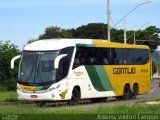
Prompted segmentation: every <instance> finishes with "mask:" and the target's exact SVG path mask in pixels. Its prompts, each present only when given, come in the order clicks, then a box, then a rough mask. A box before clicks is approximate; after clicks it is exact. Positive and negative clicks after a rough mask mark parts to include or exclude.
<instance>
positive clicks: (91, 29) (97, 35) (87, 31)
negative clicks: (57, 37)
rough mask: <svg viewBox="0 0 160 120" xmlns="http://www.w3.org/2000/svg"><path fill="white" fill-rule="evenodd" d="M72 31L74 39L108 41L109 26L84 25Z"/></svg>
mask: <svg viewBox="0 0 160 120" xmlns="http://www.w3.org/2000/svg"><path fill="white" fill-rule="evenodd" d="M71 31H72V37H73V38H88V39H106V38H107V25H106V24H103V23H89V24H88V25H82V26H81V27H78V28H77V29H75V30H73V29H72V30H71Z"/></svg>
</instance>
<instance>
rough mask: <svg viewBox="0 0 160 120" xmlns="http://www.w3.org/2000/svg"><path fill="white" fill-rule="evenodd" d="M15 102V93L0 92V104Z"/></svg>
mask: <svg viewBox="0 0 160 120" xmlns="http://www.w3.org/2000/svg"><path fill="white" fill-rule="evenodd" d="M15 100H16V92H14V91H0V104H1V103H3V102H7V101H8V102H11V101H15Z"/></svg>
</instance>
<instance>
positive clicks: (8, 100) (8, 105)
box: [0, 92, 160, 120]
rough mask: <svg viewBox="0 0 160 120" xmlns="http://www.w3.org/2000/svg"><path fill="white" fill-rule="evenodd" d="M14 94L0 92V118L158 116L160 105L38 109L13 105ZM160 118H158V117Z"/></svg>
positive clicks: (80, 119) (61, 119)
mask: <svg viewBox="0 0 160 120" xmlns="http://www.w3.org/2000/svg"><path fill="white" fill-rule="evenodd" d="M16 102H17V101H16V93H15V92H0V117H6V116H7V115H18V118H19V119H22V120H27V119H37V120H43V119H45V120H46V119H52V118H53V117H54V120H57V119H59V120H63V119H72V120H74V119H76V120H82V119H86V120H87V119H97V115H99V114H100V115H103V114H114V115H117V114H157V115H159V114H160V113H159V111H160V105H156V106H155V105H153V106H149V105H145V104H142V103H140V104H138V103H137V104H135V105H115V106H109V105H107V106H105V107H104V106H103V104H100V105H99V107H97V108H93V109H92V108H91V109H86V108H83V107H81V105H79V106H59V107H54V106H52V105H50V106H44V107H38V106H36V105H35V104H25V103H22V102H19V103H18V104H15V103H16ZM159 118H160V117H159Z"/></svg>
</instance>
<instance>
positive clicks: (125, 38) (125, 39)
mask: <svg viewBox="0 0 160 120" xmlns="http://www.w3.org/2000/svg"><path fill="white" fill-rule="evenodd" d="M126 43H127V33H126V18H124V44H126Z"/></svg>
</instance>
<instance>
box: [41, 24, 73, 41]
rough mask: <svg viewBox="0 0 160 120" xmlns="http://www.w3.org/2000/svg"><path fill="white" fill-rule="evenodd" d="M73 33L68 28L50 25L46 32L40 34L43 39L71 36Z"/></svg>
mask: <svg viewBox="0 0 160 120" xmlns="http://www.w3.org/2000/svg"><path fill="white" fill-rule="evenodd" d="M71 37H72V35H71V33H70V32H69V31H68V30H65V29H61V28H60V27H53V26H51V27H48V28H46V29H45V32H44V34H42V35H40V36H39V40H41V39H51V38H71Z"/></svg>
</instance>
